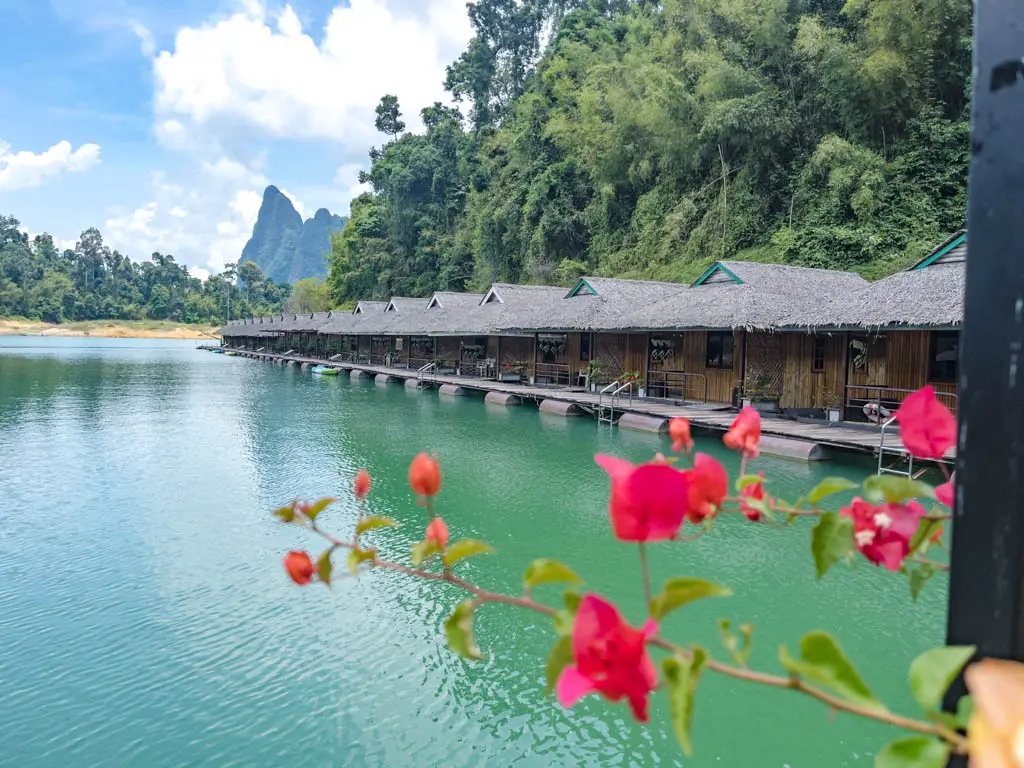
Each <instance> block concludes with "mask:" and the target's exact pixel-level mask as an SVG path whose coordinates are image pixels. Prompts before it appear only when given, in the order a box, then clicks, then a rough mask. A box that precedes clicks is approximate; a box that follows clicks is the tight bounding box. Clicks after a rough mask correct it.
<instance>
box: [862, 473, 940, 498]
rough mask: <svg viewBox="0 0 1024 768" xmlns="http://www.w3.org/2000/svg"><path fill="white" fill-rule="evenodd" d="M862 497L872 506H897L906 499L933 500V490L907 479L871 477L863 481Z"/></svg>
mask: <svg viewBox="0 0 1024 768" xmlns="http://www.w3.org/2000/svg"><path fill="white" fill-rule="evenodd" d="M864 495H865V496H866V497H867V500H868V501H870V502H871V503H873V504H878V503H880V502H882V501H888V502H891V503H893V504H898V503H900V502H903V501H906V500H907V499H934V498H935V489H934V488H932V487H931V486H930V485H928V483H922V482H921V481H920V480H911V479H910V478H909V477H900V476H899V475H872V476H871V477H869V478H868V479H867V480H865V481H864Z"/></svg>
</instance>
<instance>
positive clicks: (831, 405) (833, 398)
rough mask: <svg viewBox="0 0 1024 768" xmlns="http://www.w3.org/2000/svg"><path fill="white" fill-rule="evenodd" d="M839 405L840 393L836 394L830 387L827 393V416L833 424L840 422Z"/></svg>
mask: <svg viewBox="0 0 1024 768" xmlns="http://www.w3.org/2000/svg"><path fill="white" fill-rule="evenodd" d="M839 405H840V401H839V395H837V394H836V392H835V390H832V389H830V390H829V391H828V392H826V393H825V418H827V419H828V421H829V423H831V424H838V423H839V416H840V411H839Z"/></svg>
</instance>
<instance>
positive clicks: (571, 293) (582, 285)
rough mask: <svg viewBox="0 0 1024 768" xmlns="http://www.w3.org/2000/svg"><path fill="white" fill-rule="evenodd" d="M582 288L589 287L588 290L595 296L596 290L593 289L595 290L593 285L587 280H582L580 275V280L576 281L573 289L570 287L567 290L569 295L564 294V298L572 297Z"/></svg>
mask: <svg viewBox="0 0 1024 768" xmlns="http://www.w3.org/2000/svg"><path fill="white" fill-rule="evenodd" d="M584 288H587V289H589V290H590V292H591V293H592V294H594V295H595V296H597V291H595V290H594V286H592V285H591V284H590V283H588V282H587V281H586V280H584V279H583V278H582V277H581V278H580V281H579V282H578V283H576V287H575V288H573V289H572V290H571V291H569V295H568V296H566V297H565V298H567V299H571V298H572V297H573V296H575V295H576V294H578V293H579V292H580V291H582V290H583V289H584Z"/></svg>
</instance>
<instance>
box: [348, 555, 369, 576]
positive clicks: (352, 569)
mask: <svg viewBox="0 0 1024 768" xmlns="http://www.w3.org/2000/svg"><path fill="white" fill-rule="evenodd" d="M376 556H377V550H376V549H353V550H352V551H351V552H349V553H348V557H347V558H346V559H345V563H346V564H347V565H348V570H349V573H351V574H352V575H353V576H355V575H356V574H357V573H358V572H359V564H360V563H365V562H367V561H372V560H373V558H375V557H376Z"/></svg>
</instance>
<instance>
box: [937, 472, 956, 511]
mask: <svg viewBox="0 0 1024 768" xmlns="http://www.w3.org/2000/svg"><path fill="white" fill-rule="evenodd" d="M955 480H956V473H954V474H953V476H952V477H950V478H949V480H948V481H947V482H945V483H943V484H942V485H940V486H938V487H936V489H935V498H936V499H938V500H939V501H940V502H942V503H943V504H945V505H946V506H947V507H949V508H950V509H952V508H953V483H954V482H955Z"/></svg>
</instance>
